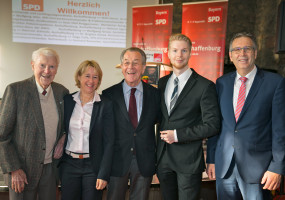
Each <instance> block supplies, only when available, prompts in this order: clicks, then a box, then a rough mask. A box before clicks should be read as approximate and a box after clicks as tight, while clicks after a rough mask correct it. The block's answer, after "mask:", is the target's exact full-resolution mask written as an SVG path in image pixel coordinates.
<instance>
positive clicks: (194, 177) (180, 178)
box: [157, 152, 202, 200]
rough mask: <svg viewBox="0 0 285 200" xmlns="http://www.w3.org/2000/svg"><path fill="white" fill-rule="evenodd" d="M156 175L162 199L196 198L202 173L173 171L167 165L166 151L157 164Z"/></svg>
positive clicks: (192, 199) (190, 199) (198, 193)
mask: <svg viewBox="0 0 285 200" xmlns="http://www.w3.org/2000/svg"><path fill="white" fill-rule="evenodd" d="M157 176H158V179H159V182H160V189H161V191H162V195H163V199H164V200H178V199H179V200H198V199H199V195H200V188H201V183H202V173H197V174H187V173H181V172H178V171H175V170H174V169H173V168H172V167H171V166H170V165H169V159H168V156H167V152H164V155H163V156H162V158H161V161H160V163H159V164H158V169H157Z"/></svg>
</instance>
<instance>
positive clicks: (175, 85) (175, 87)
mask: <svg viewBox="0 0 285 200" xmlns="http://www.w3.org/2000/svg"><path fill="white" fill-rule="evenodd" d="M178 82H179V79H178V77H176V78H175V79H174V90H173V92H172V95H171V100H170V112H171V110H172V108H173V107H174V105H175V103H176V101H177V98H178V92H177V91H178Z"/></svg>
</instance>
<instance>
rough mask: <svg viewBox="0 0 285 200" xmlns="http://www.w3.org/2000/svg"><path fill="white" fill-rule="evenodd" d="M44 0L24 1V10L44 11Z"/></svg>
mask: <svg viewBox="0 0 285 200" xmlns="http://www.w3.org/2000/svg"><path fill="white" fill-rule="evenodd" d="M43 5H44V2H43V0H22V10H26V11H43V8H44V6H43Z"/></svg>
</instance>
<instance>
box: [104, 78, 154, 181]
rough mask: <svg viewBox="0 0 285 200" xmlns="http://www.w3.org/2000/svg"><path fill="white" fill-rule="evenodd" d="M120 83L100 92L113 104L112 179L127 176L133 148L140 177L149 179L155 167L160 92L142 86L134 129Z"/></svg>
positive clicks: (148, 86) (147, 86)
mask: <svg viewBox="0 0 285 200" xmlns="http://www.w3.org/2000/svg"><path fill="white" fill-rule="evenodd" d="M122 83H123V82H120V83H118V84H116V85H114V86H112V87H110V88H108V89H106V90H104V91H103V95H105V96H107V97H108V98H109V99H111V100H112V102H113V106H114V115H115V130H116V139H115V152H114V158H113V164H112V174H111V175H112V176H117V177H121V176H124V175H125V174H126V173H127V171H128V169H129V167H130V164H131V160H132V157H133V149H134V148H135V149H136V158H137V162H138V167H139V170H140V173H141V174H142V175H143V176H144V177H150V176H152V175H153V174H154V173H155V164H156V154H155V151H156V144H155V127H154V125H155V124H156V123H157V121H158V117H159V101H160V100H159V99H160V97H159V92H158V90H157V89H156V88H154V87H152V86H151V85H149V84H146V83H144V82H143V105H142V113H141V116H140V120H139V122H138V126H137V128H136V129H134V128H133V126H132V124H131V121H130V119H129V115H128V111H127V107H126V103H125V99H124V94H123V86H122Z"/></svg>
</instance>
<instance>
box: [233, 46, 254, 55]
mask: <svg viewBox="0 0 285 200" xmlns="http://www.w3.org/2000/svg"><path fill="white" fill-rule="evenodd" d="M242 50H244V52H245V53H252V52H253V50H254V47H251V46H246V47H236V48H233V49H231V52H234V53H236V54H240V53H241V52H242Z"/></svg>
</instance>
